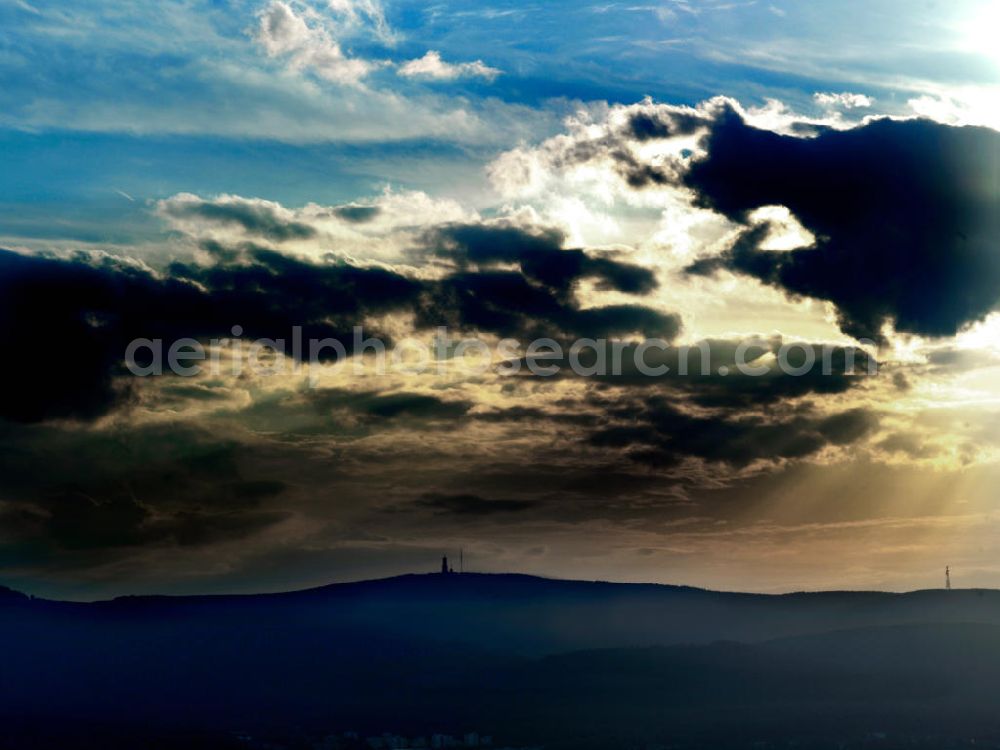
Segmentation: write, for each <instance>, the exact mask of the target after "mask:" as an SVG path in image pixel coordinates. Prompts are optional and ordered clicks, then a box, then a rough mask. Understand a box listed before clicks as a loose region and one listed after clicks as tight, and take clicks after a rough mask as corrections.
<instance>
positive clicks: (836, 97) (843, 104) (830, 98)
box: [813, 91, 875, 109]
mask: <svg viewBox="0 0 1000 750" xmlns="http://www.w3.org/2000/svg"><path fill="white" fill-rule="evenodd" d="M813 99H815V100H816V103H817V104H819V105H820V106H821V107H826V108H828V109H833V108H838V107H839V108H843V109H856V108H859V107H870V106H872V105H873V104H874V103H875V100H874V99H873V98H872V97H870V96H865V95H864V94H852V93H850V92H848V91H843V92H841V93H839V94H834V93H830V92H822V91H817V92H816V93H815V94H813Z"/></svg>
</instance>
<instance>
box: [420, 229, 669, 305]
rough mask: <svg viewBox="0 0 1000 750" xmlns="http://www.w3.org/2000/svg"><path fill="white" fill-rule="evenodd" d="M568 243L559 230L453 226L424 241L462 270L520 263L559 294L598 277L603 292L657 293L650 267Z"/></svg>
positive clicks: (534, 278) (523, 269)
mask: <svg viewBox="0 0 1000 750" xmlns="http://www.w3.org/2000/svg"><path fill="white" fill-rule="evenodd" d="M565 239H566V237H565V235H564V234H563V233H562V232H561V231H559V230H557V229H545V230H537V231H528V230H526V229H521V228H519V227H512V226H500V225H484V224H451V225H446V226H444V227H439V228H437V229H435V230H434V231H432V232H429V233H428V234H427V235H426V236H425V237H424V242H425V243H426V245H427V246H428V247H430V248H431V249H432V250H433V251H434V252H435V253H436V254H437V255H438V256H441V257H445V258H448V259H449V260H451V261H453V262H455V263H456V264H457V265H459V267H462V268H467V267H469V266H470V265H474V266H478V267H486V268H491V267H496V266H497V265H517V266H519V267H520V270H521V273H522V274H524V276H525V277H526V278H527V279H529V280H531V281H534V282H538V283H540V284H543V285H544V286H546V287H549V288H551V289H553V290H556V291H558V292H561V293H565V292H566V291H567V290H569V289H570V288H571V287H572V286H573V284H575V283H576V282H577V281H579V280H580V279H584V278H592V279H595V280H596V281H597V283H598V288H600V289H611V290H615V291H619V292H627V293H629V294H648V293H649V292H651V291H653V290H654V289H656V286H657V282H656V276H655V275H654V274H653V273H652V272H651V271H650V270H649V269H647V268H643V267H642V266H637V265H634V264H632V263H624V262H621V261H618V260H613V259H610V258H604V257H592V256H591V255H588V254H587V253H585V252H584V251H583V250H579V249H569V250H564V249H563V243H564V242H565Z"/></svg>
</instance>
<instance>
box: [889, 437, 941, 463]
mask: <svg viewBox="0 0 1000 750" xmlns="http://www.w3.org/2000/svg"><path fill="white" fill-rule="evenodd" d="M876 447H878V448H881V449H882V450H884V451H885V452H886V453H902V454H904V455H907V456H909V457H910V458H930V457H931V456H934V455H936V454H937V452H938V451H937V449H936V448H934V447H933V446H930V445H926V444H925V443H924V442H923V441H921V440H920V439H919V438H918V437H916V436H914V435H907V434H905V433H902V432H894V433H892V434H891V435H889V436H887V437H886V438H885V439H884V440H880V441H879V442H878V443H877V444H876Z"/></svg>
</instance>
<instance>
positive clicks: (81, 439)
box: [0, 425, 288, 559]
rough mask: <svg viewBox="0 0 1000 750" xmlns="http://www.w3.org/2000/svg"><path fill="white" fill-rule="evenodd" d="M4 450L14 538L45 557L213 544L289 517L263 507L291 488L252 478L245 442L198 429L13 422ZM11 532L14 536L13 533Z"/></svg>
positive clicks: (4, 488) (1, 469)
mask: <svg viewBox="0 0 1000 750" xmlns="http://www.w3.org/2000/svg"><path fill="white" fill-rule="evenodd" d="M2 444H3V446H4V450H3V451H0V497H4V498H17V502H16V503H14V504H13V505H12V506H10V507H8V508H6V509H5V510H4V512H3V524H2V525H3V532H4V533H3V534H0V549H2V548H3V547H4V546H5V544H7V545H9V544H11V543H17V544H21V545H23V544H28V543H30V544H32V545H33V546H34V548H35V555H36V557H38V558H40V559H45V558H51V557H52V556H55V555H60V554H62V553H65V552H86V551H100V550H109V549H114V548H127V547H143V546H149V545H165V544H173V545H179V546H188V545H207V544H211V543H215V542H219V541H223V540H226V539H234V538H243V537H246V536H250V535H252V534H255V533H257V532H259V531H261V530H263V529H265V528H267V527H269V526H272V525H274V524H276V523H278V522H280V521H282V520H284V519H285V518H287V517H288V513H287V512H285V511H282V510H280V509H278V508H267V507H263V506H264V505H265V504H270V503H272V502H273V501H274V500H275V499H277V498H279V497H280V496H281V495H283V494H284V493H285V491H286V490H287V489H288V485H287V484H286V483H285V482H284V481H282V480H278V479H275V478H267V477H258V478H249V477H247V476H246V474H245V472H246V468H245V467H244V466H242V464H243V463H244V459H245V455H244V453H245V451H244V448H243V446H241V445H239V444H237V443H235V442H232V441H226V442H223V441H220V440H218V439H217V438H213V437H212V436H211V435H210V434H208V433H204V432H200V431H198V430H196V429H194V428H191V427H185V426H179V425H163V426H159V427H156V428H135V429H132V430H128V431H115V432H111V433H105V432H89V431H86V430H75V431H67V430H64V429H60V428H59V427H56V426H32V427H21V428H17V429H10V428H8V429H7V430H6V431H5V432H4V434H3V435H2ZM4 537H5V538H4Z"/></svg>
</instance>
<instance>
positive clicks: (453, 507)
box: [415, 493, 535, 516]
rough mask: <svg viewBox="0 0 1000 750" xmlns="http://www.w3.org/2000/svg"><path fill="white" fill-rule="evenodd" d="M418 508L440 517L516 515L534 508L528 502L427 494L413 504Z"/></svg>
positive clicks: (472, 496) (532, 503)
mask: <svg viewBox="0 0 1000 750" xmlns="http://www.w3.org/2000/svg"><path fill="white" fill-rule="evenodd" d="M415 504H416V505H417V506H418V507H420V508H427V509H430V510H433V511H434V512H435V513H437V514H440V515H455V516H492V515H496V514H501V513H516V512H518V511H522V510H528V509H529V508H532V507H534V506H535V503H534V502H531V501H530V500H488V499H486V498H483V497H480V496H479V495H468V494H463V495H443V494H439V493H427V494H425V495H422V496H421V497H420V498H419V499H418V500H417V501H416V503H415Z"/></svg>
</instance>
